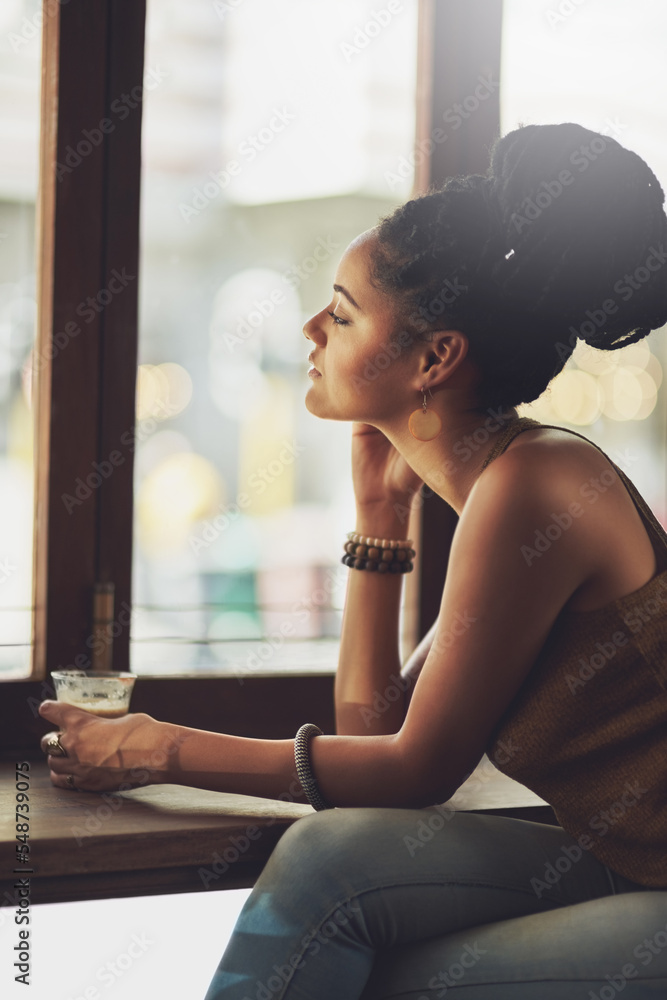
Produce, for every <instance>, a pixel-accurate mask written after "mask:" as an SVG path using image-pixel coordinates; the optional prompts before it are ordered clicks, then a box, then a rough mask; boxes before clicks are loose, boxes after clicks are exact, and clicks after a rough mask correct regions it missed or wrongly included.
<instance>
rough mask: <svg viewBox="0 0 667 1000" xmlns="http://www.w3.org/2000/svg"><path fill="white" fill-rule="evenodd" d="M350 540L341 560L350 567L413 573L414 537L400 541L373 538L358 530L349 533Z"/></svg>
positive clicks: (374, 570) (345, 546)
mask: <svg viewBox="0 0 667 1000" xmlns="http://www.w3.org/2000/svg"><path fill="white" fill-rule="evenodd" d="M347 537H348V541H347V542H346V543H345V545H344V546H343V547H344V549H345V555H344V556H343V557H342V559H341V562H342V563H343V565H345V566H349V568H350V569H366V570H370V571H371V572H376V573H411V572H412V570H413V569H414V563H413V562H412V560H413V559H414V557H415V554H416V553H415V550H414V549H413V548H411V545H412V539H411V538H408V539H405V540H404V541H398V540H395V539H389V538H373V537H371V536H365V535H360V534H358V533H357V532H356V531H350V532H349V533H348V536H347Z"/></svg>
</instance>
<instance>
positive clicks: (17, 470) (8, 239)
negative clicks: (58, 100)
mask: <svg viewBox="0 0 667 1000" xmlns="http://www.w3.org/2000/svg"><path fill="white" fill-rule="evenodd" d="M39 7H40V4H39V2H38V0H34V2H32V3H21V2H20V0H7V2H6V3H3V5H2V11H1V12H0V54H1V65H2V68H1V69H0V136H1V140H0V497H2V500H1V508H2V517H1V518H0V636H1V637H2V638H1V639H0V643H1V644H0V679H3V680H7V679H12V678H17V677H26V676H28V674H29V673H30V659H31V652H32V649H31V631H32V620H31V619H32V616H31V608H32V603H33V602H32V538H33V517H32V511H33V417H32V413H33V410H32V399H31V389H32V385H31V377H30V372H31V367H32V362H33V354H32V349H33V344H34V336H35V316H36V301H35V299H36V289H35V201H36V197H37V180H38V172H39V171H38V165H39V111H40V109H39V95H40V69H41V27H40V23H39V17H38V15H39Z"/></svg>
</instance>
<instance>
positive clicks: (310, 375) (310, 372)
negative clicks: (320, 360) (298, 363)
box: [308, 367, 322, 378]
mask: <svg viewBox="0 0 667 1000" xmlns="http://www.w3.org/2000/svg"><path fill="white" fill-rule="evenodd" d="M308 378H322V372H318V370H317V368H315V367H313V368H309V369H308Z"/></svg>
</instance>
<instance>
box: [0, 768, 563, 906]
mask: <svg viewBox="0 0 667 1000" xmlns="http://www.w3.org/2000/svg"><path fill="white" fill-rule="evenodd" d="M48 774H49V772H48V768H47V766H46V761H45V760H44V759H43V758H40V759H39V760H35V761H32V762H31V770H30V781H29V784H30V791H29V793H28V794H29V796H30V802H29V804H30V813H29V816H30V831H29V837H30V845H31V851H30V864H27V865H23V864H19V863H16V864H15V863H14V858H15V844H16V840H15V832H16V831H15V819H14V802H15V794H16V789H15V770H14V766H13V765H12V764H10V763H8V762H0V803H1V809H2V813H1V815H2V824H1V826H0V850H1V856H2V859H3V863H2V870H0V877H1V880H0V894H1V896H2V901H3V905H10V906H12V905H16V900H17V895H16V890H15V888H14V883H15V882H16V880H17V879H20V878H21V877H26V878H30V880H31V883H30V888H31V900H32V902H33V903H55V902H63V901H67V900H83V899H106V898H112V897H120V896H145V895H155V894H160V893H176V892H195V891H197V890H205V889H232V888H241V887H247V886H251V885H253V884H254V882H255V880H256V879H257V876H258V875H259V873H260V872H261V870H262V868H263V866H264V864H265V863H266V861H267V859H268V857H269V855H270V854H271V851H272V850H273V848H274V846H275V845H276V843H277V841H278V840H279V839H280V837H281V836H282V834H283V833H284V832H285V830H286V829H287V827H288V826H289V825H290V824H291V823H293V822H294V821H295V820H296V819H299V818H300V817H302V816H307V815H309V814H310V813H311V812H312V809H311V807H310V806H308V805H304V804H301V803H297V802H282V801H278V800H274V799H261V798H255V797H253V796H246V795H231V794H226V793H222V792H211V791H205V790H201V789H197V788H188V787H185V786H181V785H150V786H147V787H144V788H135V789H132V790H131V791H129V792H122V793H119V794H117V795H113V796H111V795H110V794H109V793H107V796H106V797H105V796H103V795H100V794H97V793H94V792H81V793H73V792H69V791H66V790H62V789H58V788H54V787H53V785H52V784H51V782H50V779H49V776H48ZM447 805H448V806H449V807H451V808H453V809H456V810H461V811H463V812H485V813H489V814H493V815H502V816H514V817H517V818H521V819H527V820H533V821H535V822H546V823H557V820H556V818H555V816H554V814H553V811H552V810H551V808H550V807H549V806H548V805H547V804H546V803H545V802H544V801H543V800H542V799H540V798H539V797H538V796H537V795H535V794H534V793H533V792H531V791H529V790H528V789H527V788H524V787H523V786H522V785H519V784H517V782H515V781H512V780H511V779H510V778H507V777H506V776H505V775H503V774H501V773H500V772H499V771H497V770H496V769H495V768H494V767H493V765H492V764H491V762H490V761H489V760H488V758H486V757H483V758H482V760H481V761H480V763H479V765H478V767H477V768H476V770H475V771H474V772H473V774H472V775H470V777H469V778H468V779H467V781H465V782H464V784H463V785H462V786H461V787H460V788H459V789H458V790H457V792H456V793H455V794H454V796H453V797H452V798H451V799H450V800H449V802H448V803H447ZM13 869H19V871H17V872H14V871H13Z"/></svg>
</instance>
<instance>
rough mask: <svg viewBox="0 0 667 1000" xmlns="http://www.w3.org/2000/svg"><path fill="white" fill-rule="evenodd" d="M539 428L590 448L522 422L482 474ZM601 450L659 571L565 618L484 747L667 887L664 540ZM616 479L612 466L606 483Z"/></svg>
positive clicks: (614, 856)
mask: <svg viewBox="0 0 667 1000" xmlns="http://www.w3.org/2000/svg"><path fill="white" fill-rule="evenodd" d="M534 427H552V428H554V429H555V430H563V431H568V433H571V434H575V435H576V436H577V437H580V438H582V439H583V440H584V441H588V438H585V437H584V436H583V434H579V433H578V432H577V431H569V430H568V429H567V428H565V427H558V426H557V425H555V424H542V423H540V422H539V421H537V420H533V419H531V418H528V417H521V418H519V419H518V420H516V421H514V422H513V423H512V424H510V425H509V426H508V427H507V428H505V430H504V431H503V432H502V433H501V434H500V435H499V437H498V439H497V440H496V442H495V444H494V446H493V448H492V449H491V451H490V452H489V455H488V456H487V459H486V461H485V463H484V465H483V466H482V468H485V467H486V465H488V463H489V462H491V461H493V459H494V458H497V457H498V455H500V454H501V453H502V452H503V451H504V450H505V448H507V446H508V445H509V443H510V441H512V440H513V439H514V437H515V436H516V435H517V434H521V433H522V431H524V430H529V429H531V428H534ZM589 444H594V442H592V441H590V442H589ZM594 447H596V448H597V447H598V446H597V445H594ZM598 450H599V451H600V452H602V454H603V455H604V456H605V458H606V459H607V460H608V461H609V463H610V464H611V466H612V469H613V470H614V472H615V474H616V475H617V476H618V477H619V478H620V479H621V481H622V482H623V484H624V485H625V487H626V489H627V490H628V492H629V494H630V496H631V497H632V499H633V501H634V503H635V506H636V508H637V510H638V512H639V515H640V517H641V518H642V521H643V523H644V526H645V527H646V530H647V532H648V534H649V537H650V538H651V541H652V543H653V546H654V548H655V551H656V557H657V563H658V565H657V573H656V575H655V576H654V577H653V578H652V579H651V580H649V581H648V583H646V584H644V586H643V587H640V588H639V590H635V591H633V593H631V594H627V595H626V596H625V597H621V598H618V599H617V600H615V601H611V602H610V603H609V604H606V605H605V606H604V607H602V608H598V609H597V610H594V611H568V610H566V609H563V610H562V611H561V612H560V614H559V615H558V617H557V618H556V620H555V622H554V625H553V627H552V629H551V631H550V633H549V635H548V637H547V639H546V642H545V643H544V645H543V647H542V649H541V650H540V653H539V655H538V657H537V659H536V661H535V663H534V664H533V666H532V667H531V670H530V672H529V674H528V676H527V677H526V680H525V681H524V683H523V685H522V687H521V688H520V690H519V692H518V694H517V695H516V697H515V698H514V699H513V701H512V703H511V704H510V705H509V706H508V708H507V709H506V711H505V712H504V714H503V716H502V717H501V719H500V720H499V721H498V723H497V725H496V727H495V728H494V731H493V733H492V734H491V736H490V738H489V741H488V743H487V746H486V748H485V749H486V753H487V756H488V757H489V759H490V760H491V762H492V763H493V764H494V765H495V766H496V767H497V768H498V770H500V771H502V772H503V773H504V774H507V775H509V777H511V778H514V779H515V780H516V781H518V782H520V783H521V784H523V785H525V786H526V787H527V788H530V789H531V790H532V791H534V792H535V793H536V794H537V795H539V796H540V797H541V798H543V799H544V800H545V801H546V802H548V803H549V804H550V805H551V807H552V809H553V810H554V813H555V815H556V818H557V819H558V822H559V823H560V825H561V826H562V827H563V829H564V830H566V831H567V832H568V833H569V834H570V835H571V836H572V837H573V838H575V840H577V843H578V844H579V846H580V847H581V848H582V849H583V850H590V851H591V852H592V853H593V855H594V856H595V857H596V858H598V859H599V860H600V861H601V862H602V863H603V864H605V865H607V866H608V867H609V868H611V869H612V871H615V872H618V873H619V874H620V875H623V876H625V877H626V878H628V879H631V880H632V881H633V882H638V883H640V884H641V885H645V886H648V887H651V888H663V889H667V532H666V531H665V529H664V528H663V527H662V525H661V524H660V522H659V521H658V520H657V518H656V517H655V515H654V514H653V512H652V511H651V509H650V507H649V506H648V504H647V503H646V501H645V500H644V498H643V497H642V496H641V495H640V493H639V491H638V490H637V488H636V487H635V486H634V484H633V483H632V482H631V481H630V479H628V477H627V476H626V475H625V473H624V472H623V471H622V470H621V469H620V468H619V467H618V466H617V465H616V464H615V463H614V462H612V461H611V459H610V458H609V456H608V455H606V454H605V452H604V451H602V449H601V448H598ZM611 475H612V473H611V471H610V470H607V473H606V480H607V482H608V483H609V484H611V482H612V481H613V480H611V479H610V477H611ZM589 502H592V501H591V500H590V497H589ZM583 505H584V504H583V503H582V506H583ZM554 524H556V522H554ZM552 534H554V535H555V534H556V530H555V529H554V532H553V533H552ZM536 544H537V542H536ZM542 544H543V545H545V544H546V542H545V541H543V542H542ZM610 544H612V545H613V539H610ZM536 557H537V556H536Z"/></svg>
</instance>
